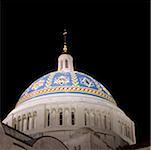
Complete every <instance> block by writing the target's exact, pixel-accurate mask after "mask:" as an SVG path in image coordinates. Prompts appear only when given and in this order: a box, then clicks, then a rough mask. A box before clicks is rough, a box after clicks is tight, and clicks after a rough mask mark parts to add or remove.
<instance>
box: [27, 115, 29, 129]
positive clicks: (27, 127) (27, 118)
mask: <svg viewBox="0 0 151 150" xmlns="http://www.w3.org/2000/svg"><path fill="white" fill-rule="evenodd" d="M27 130H29V116H28V117H27Z"/></svg>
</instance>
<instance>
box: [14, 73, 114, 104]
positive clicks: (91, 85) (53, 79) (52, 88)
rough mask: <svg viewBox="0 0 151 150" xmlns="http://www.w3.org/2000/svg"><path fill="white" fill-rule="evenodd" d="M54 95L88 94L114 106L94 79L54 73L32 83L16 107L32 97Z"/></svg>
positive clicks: (106, 93) (109, 95)
mask: <svg viewBox="0 0 151 150" xmlns="http://www.w3.org/2000/svg"><path fill="white" fill-rule="evenodd" d="M54 93H55V94H56V93H77V94H88V95H93V96H98V97H102V98H104V99H106V100H108V101H110V102H112V103H114V104H116V103H115V101H114V99H113V97H112V96H111V94H110V93H109V92H108V90H107V89H106V88H105V87H104V86H103V85H102V84H101V83H99V82H98V81H96V80H95V79H94V78H92V77H90V76H88V75H86V74H84V73H81V72H77V71H70V72H68V71H66V72H64V71H55V72H51V73H49V74H46V75H44V76H42V77H41V78H39V79H38V80H36V81H35V82H34V83H32V84H31V85H30V86H29V87H28V88H27V89H26V90H25V92H24V93H23V94H22V95H21V97H20V99H19V101H18V103H17V105H18V104H20V103H23V102H25V101H27V100H29V99H31V98H34V97H38V96H43V95H46V94H54Z"/></svg>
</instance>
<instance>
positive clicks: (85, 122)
mask: <svg viewBox="0 0 151 150" xmlns="http://www.w3.org/2000/svg"><path fill="white" fill-rule="evenodd" d="M84 125H85V126H86V125H87V114H86V113H85V114H84Z"/></svg>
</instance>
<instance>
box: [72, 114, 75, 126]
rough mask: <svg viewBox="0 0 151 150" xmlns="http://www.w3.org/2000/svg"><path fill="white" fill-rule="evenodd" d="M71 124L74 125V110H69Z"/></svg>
mask: <svg viewBox="0 0 151 150" xmlns="http://www.w3.org/2000/svg"><path fill="white" fill-rule="evenodd" d="M71 124H72V125H75V114H74V112H71Z"/></svg>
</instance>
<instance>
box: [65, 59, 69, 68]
mask: <svg viewBox="0 0 151 150" xmlns="http://www.w3.org/2000/svg"><path fill="white" fill-rule="evenodd" d="M65 67H66V68H68V60H67V59H66V60H65Z"/></svg>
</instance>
